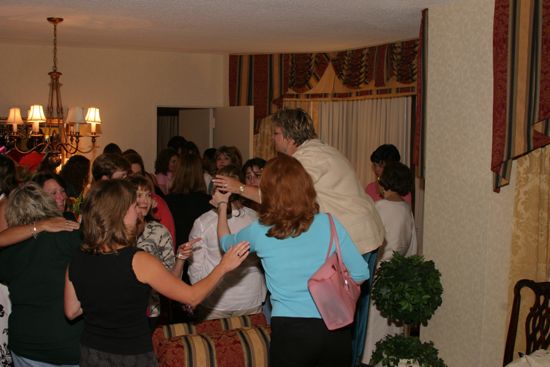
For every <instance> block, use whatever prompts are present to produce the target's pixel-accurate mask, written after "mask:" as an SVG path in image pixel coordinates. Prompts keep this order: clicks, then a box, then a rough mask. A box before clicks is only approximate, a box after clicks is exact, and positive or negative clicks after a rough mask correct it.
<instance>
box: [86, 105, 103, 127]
mask: <svg viewBox="0 0 550 367" xmlns="http://www.w3.org/2000/svg"><path fill="white" fill-rule="evenodd" d="M86 122H87V123H90V124H91V123H93V124H101V117H100V116H99V108H97V107H90V108H88V112H87V113H86Z"/></svg>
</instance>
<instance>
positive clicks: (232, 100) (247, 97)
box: [229, 54, 289, 133]
mask: <svg viewBox="0 0 550 367" xmlns="http://www.w3.org/2000/svg"><path fill="white" fill-rule="evenodd" d="M288 58H289V56H288V55H281V54H272V55H231V56H230V57H229V105H230V106H254V132H255V133H257V132H258V129H259V125H260V121H261V120H262V119H263V118H264V117H266V116H268V115H270V114H272V113H274V112H275V111H277V109H278V107H277V106H278V105H279V106H280V105H281V104H282V100H281V98H280V97H281V96H282V95H283V93H284V92H285V91H286V90H287V89H288V78H289V77H288V72H289V69H288V67H285V65H288V63H289V62H288Z"/></svg>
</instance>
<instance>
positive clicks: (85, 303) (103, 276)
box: [69, 247, 153, 355]
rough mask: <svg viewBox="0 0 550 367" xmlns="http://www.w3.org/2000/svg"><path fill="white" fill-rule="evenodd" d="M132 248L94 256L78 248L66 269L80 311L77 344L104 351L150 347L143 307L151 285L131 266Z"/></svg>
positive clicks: (137, 351)
mask: <svg viewBox="0 0 550 367" xmlns="http://www.w3.org/2000/svg"><path fill="white" fill-rule="evenodd" d="M137 251H141V250H139V249H137V248H135V247H126V248H123V249H121V250H118V251H117V252H116V253H109V254H98V255H94V254H91V253H88V252H82V251H79V252H78V253H77V254H76V255H75V257H74V258H73V260H72V261H71V265H70V268H69V278H70V280H71V281H72V282H73V285H74V287H75V290H76V295H77V297H78V299H79V301H80V303H81V305H82V310H83V311H84V332H83V333H82V339H81V343H82V345H85V346H87V347H90V348H94V349H97V350H100V351H103V352H107V353H114V354H126V355H128V354H141V353H147V352H150V351H152V350H153V346H152V342H151V331H150V329H149V324H148V320H147V315H146V310H147V304H148V301H149V294H150V291H151V287H150V286H149V285H147V284H144V283H141V282H140V281H139V280H137V278H136V276H135V274H134V270H133V268H132V259H133V258H134V254H135V253H136V252H137Z"/></svg>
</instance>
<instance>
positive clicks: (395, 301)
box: [372, 252, 443, 326]
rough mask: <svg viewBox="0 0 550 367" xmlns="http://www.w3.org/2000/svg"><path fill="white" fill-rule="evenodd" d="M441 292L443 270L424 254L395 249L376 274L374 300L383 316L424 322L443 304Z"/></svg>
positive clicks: (409, 321) (396, 319)
mask: <svg viewBox="0 0 550 367" xmlns="http://www.w3.org/2000/svg"><path fill="white" fill-rule="evenodd" d="M442 294H443V286H442V285H441V273H440V272H439V270H437V269H436V268H435V264H434V262H433V261H426V260H424V258H423V257H422V256H409V257H405V256H403V255H400V254H399V253H397V252H394V254H393V257H392V258H391V260H389V261H385V262H383V263H382V264H381V265H380V268H379V269H378V271H377V272H376V275H375V277H374V283H373V291H372V297H373V299H374V304H375V305H376V307H377V308H378V309H379V310H380V313H381V314H382V316H384V317H386V318H388V319H390V320H392V321H394V322H397V323H403V324H408V325H419V324H422V325H424V326H425V325H426V324H427V322H428V320H429V319H430V318H431V317H432V315H433V314H434V312H435V310H436V309H437V308H438V307H439V306H441V302H442V299H441V295H442Z"/></svg>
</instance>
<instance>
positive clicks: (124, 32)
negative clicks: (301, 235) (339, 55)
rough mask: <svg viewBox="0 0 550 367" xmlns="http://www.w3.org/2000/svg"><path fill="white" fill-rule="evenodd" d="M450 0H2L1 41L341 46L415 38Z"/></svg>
mask: <svg viewBox="0 0 550 367" xmlns="http://www.w3.org/2000/svg"><path fill="white" fill-rule="evenodd" d="M450 1H451V0H338V1H336V0H109V1H106V0H86V1H82V0H1V1H0V42H10V43H20V44H21V43H26V44H42V45H49V44H51V42H52V26H51V25H50V24H49V23H48V22H47V21H46V18H47V17H52V16H55V17H62V18H64V19H65V20H64V22H63V23H61V24H60V25H59V27H58V42H59V46H60V47H64V46H69V47H102V48H103V47H108V48H133V49H149V50H165V51H185V52H209V53H210V52H213V53H276V52H313V51H337V50H344V49H351V48H359V47H364V46H370V45H377V44H382V43H387V42H392V41H398V40H407V39H411V38H416V37H417V36H418V30H419V26H420V18H421V11H422V9H424V8H427V7H429V6H431V5H433V4H438V3H442V2H450Z"/></svg>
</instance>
